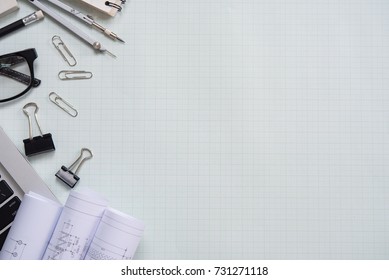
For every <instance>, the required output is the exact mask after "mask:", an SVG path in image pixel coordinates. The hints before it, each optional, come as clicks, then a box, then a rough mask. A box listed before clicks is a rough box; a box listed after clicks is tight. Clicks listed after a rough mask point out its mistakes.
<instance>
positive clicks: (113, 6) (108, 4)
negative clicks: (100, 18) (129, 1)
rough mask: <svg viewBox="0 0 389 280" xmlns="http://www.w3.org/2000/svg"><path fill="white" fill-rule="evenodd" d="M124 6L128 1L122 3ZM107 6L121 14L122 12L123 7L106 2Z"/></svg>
mask: <svg viewBox="0 0 389 280" xmlns="http://www.w3.org/2000/svg"><path fill="white" fill-rule="evenodd" d="M121 2H122V4H124V3H125V2H126V1H121ZM105 5H106V6H109V7H112V8H115V9H117V10H118V11H119V12H120V11H121V10H122V6H120V5H118V4H115V3H113V2H111V1H105Z"/></svg>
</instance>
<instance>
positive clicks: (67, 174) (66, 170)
mask: <svg viewBox="0 0 389 280" xmlns="http://www.w3.org/2000/svg"><path fill="white" fill-rule="evenodd" d="M84 154H88V155H86V156H85V155H84ZM92 157H93V154H92V151H91V150H89V149H87V148H82V149H81V155H80V156H79V157H78V158H77V159H76V161H75V162H74V163H73V164H72V165H70V166H69V167H65V166H62V167H61V169H60V170H58V172H57V173H56V174H55V176H56V177H57V178H58V179H60V180H61V181H62V182H64V183H65V184H66V185H68V186H69V187H71V188H74V186H75V185H76V184H77V182H78V181H79V180H80V177H78V176H77V173H78V171H79V170H80V168H81V166H82V164H83V163H84V162H85V161H86V160H88V159H91V158H92ZM74 169H75V171H73V170H74Z"/></svg>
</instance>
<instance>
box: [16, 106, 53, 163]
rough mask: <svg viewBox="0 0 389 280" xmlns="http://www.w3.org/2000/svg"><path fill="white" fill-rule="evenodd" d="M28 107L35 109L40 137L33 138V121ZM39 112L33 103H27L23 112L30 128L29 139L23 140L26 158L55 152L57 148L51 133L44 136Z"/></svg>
mask: <svg viewBox="0 0 389 280" xmlns="http://www.w3.org/2000/svg"><path fill="white" fill-rule="evenodd" d="M28 107H35V110H34V118H35V122H36V125H37V127H38V129H39V132H40V135H39V136H35V137H33V136H32V120H31V119H32V118H31V116H30V114H29V112H28V111H27V108H28ZM38 111H39V107H38V105H37V104H36V103H33V102H31V103H27V104H26V105H24V107H23V112H24V114H25V115H26V116H27V118H28V127H29V130H28V131H29V138H27V139H24V140H23V143H24V150H25V153H26V156H34V155H37V154H40V153H45V152H50V151H54V150H55V146H54V142H53V138H52V136H51V134H50V133H47V134H43V132H42V129H41V127H40V125H39V122H38V116H37V113H38Z"/></svg>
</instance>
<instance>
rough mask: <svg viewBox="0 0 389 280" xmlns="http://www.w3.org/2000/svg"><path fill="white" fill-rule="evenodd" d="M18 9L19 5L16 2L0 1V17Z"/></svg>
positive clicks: (9, 0)
mask: <svg viewBox="0 0 389 280" xmlns="http://www.w3.org/2000/svg"><path fill="white" fill-rule="evenodd" d="M17 9H19V4H18V2H17V1H16V0H1V1H0V17H1V16H4V15H6V14H9V13H12V12H13V11H16V10H17Z"/></svg>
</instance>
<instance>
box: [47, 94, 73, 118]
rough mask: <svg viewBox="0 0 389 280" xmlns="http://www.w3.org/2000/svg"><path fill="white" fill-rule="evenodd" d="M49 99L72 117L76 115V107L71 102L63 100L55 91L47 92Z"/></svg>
mask: <svg viewBox="0 0 389 280" xmlns="http://www.w3.org/2000/svg"><path fill="white" fill-rule="evenodd" d="M49 99H50V101H51V102H53V103H54V104H55V105H57V106H58V107H59V108H61V109H62V110H64V111H65V112H66V113H68V114H69V115H70V116H72V117H73V118H75V117H77V115H78V111H77V110H76V108H74V107H73V105H72V104H70V103H69V102H67V101H66V100H64V99H63V98H62V97H61V96H59V95H58V94H56V93H55V92H51V93H50V94H49Z"/></svg>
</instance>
